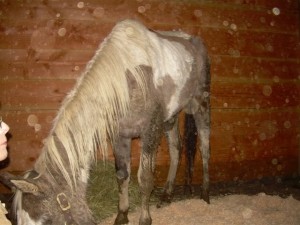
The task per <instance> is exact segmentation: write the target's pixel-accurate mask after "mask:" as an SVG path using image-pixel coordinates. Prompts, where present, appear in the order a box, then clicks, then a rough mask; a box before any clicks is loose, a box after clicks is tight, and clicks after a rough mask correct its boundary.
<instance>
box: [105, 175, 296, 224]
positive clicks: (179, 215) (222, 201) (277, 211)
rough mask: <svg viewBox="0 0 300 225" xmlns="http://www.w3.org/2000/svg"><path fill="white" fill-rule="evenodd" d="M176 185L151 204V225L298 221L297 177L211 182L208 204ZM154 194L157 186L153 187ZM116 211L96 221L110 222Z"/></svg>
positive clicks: (133, 218) (134, 221)
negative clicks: (168, 199) (161, 201)
mask: <svg viewBox="0 0 300 225" xmlns="http://www.w3.org/2000/svg"><path fill="white" fill-rule="evenodd" d="M184 190H185V188H184V187H177V189H176V192H175V195H174V199H173V202H172V203H170V204H168V205H166V206H164V207H161V208H157V207H155V206H154V205H153V206H151V215H152V219H153V223H152V224H153V225H165V224H170V225H172V224H184V225H200V224H201V225H223V224H224V225H225V224H226V225H228V224H231V225H248V224H249V225H250V224H251V225H286V224H288V225H299V224H300V214H299V212H300V201H299V200H300V182H299V180H298V179H287V180H283V181H282V180H280V182H278V180H277V181H274V180H267V179H266V180H263V181H262V180H260V181H252V182H247V183H230V184H228V183H227V184H215V185H212V186H211V203H210V204H209V205H208V204H206V203H205V202H204V201H203V200H201V199H199V198H197V197H196V196H197V195H198V193H199V191H200V187H195V193H194V195H186V194H185V191H184ZM154 194H156V195H159V194H160V189H156V190H155V193H154ZM114 218H115V215H114V216H112V217H109V218H107V219H105V220H104V221H102V222H101V223H99V225H108V224H113V221H114ZM138 218H139V210H137V211H135V212H132V213H129V220H130V224H132V225H135V224H138Z"/></svg>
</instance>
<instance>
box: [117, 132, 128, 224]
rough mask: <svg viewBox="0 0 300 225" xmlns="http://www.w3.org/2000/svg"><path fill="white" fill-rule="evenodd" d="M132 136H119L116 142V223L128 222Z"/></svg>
mask: <svg viewBox="0 0 300 225" xmlns="http://www.w3.org/2000/svg"><path fill="white" fill-rule="evenodd" d="M130 149H131V138H124V137H119V138H118V140H117V141H116V143H115V144H114V156H115V167H116V176H117V181H118V186H119V205H118V215H117V218H116V220H115V223H114V224H115V225H120V224H128V222H129V221H128V216H127V215H128V209H129V199H128V186H129V181H130V172H131V169H130Z"/></svg>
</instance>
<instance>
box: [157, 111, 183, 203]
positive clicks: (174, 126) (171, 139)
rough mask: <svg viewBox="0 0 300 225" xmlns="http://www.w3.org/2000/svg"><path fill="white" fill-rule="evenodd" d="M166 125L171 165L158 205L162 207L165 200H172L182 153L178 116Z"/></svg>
mask: <svg viewBox="0 0 300 225" xmlns="http://www.w3.org/2000/svg"><path fill="white" fill-rule="evenodd" d="M164 127H165V134H166V137H167V141H168V147H169V154H170V167H169V173H168V178H167V181H166V184H165V187H164V192H163V195H162V196H161V199H160V203H159V204H158V205H157V207H160V206H161V205H162V204H163V203H164V202H167V203H169V202H170V201H171V198H172V195H173V191H174V185H175V178H176V173H177V169H178V164H179V160H180V153H181V140H180V135H179V127H178V116H175V117H174V118H172V119H171V121H168V122H166V123H165V126H164Z"/></svg>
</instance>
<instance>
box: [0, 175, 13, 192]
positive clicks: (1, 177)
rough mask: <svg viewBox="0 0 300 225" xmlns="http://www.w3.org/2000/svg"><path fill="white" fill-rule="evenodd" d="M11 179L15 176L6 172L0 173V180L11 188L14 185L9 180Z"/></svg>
mask: <svg viewBox="0 0 300 225" xmlns="http://www.w3.org/2000/svg"><path fill="white" fill-rule="evenodd" d="M13 179H17V176H15V175H12V174H10V173H7V172H2V173H0V182H1V183H2V184H4V185H5V186H7V187H9V188H11V189H13V188H14V187H15V186H14V184H13V183H12V182H11V180H13Z"/></svg>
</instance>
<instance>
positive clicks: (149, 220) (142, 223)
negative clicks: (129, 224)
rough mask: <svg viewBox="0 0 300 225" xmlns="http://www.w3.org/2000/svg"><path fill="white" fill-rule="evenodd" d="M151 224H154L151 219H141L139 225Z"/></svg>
mask: <svg viewBox="0 0 300 225" xmlns="http://www.w3.org/2000/svg"><path fill="white" fill-rule="evenodd" d="M151 224H152V219H151V218H146V219H140V222H139V225H151Z"/></svg>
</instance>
